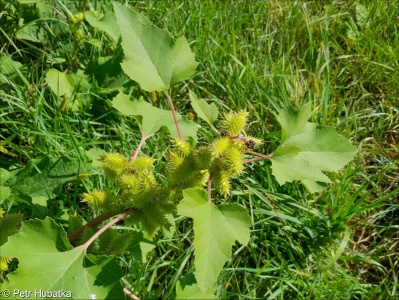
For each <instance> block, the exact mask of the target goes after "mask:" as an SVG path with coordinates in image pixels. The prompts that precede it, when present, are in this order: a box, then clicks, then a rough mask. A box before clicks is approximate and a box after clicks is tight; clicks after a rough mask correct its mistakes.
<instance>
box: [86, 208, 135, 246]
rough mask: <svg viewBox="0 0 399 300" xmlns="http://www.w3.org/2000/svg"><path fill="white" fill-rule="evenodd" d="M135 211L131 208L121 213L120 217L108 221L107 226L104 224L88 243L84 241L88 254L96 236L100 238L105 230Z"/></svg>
mask: <svg viewBox="0 0 399 300" xmlns="http://www.w3.org/2000/svg"><path fill="white" fill-rule="evenodd" d="M133 212H134V209H129V210H127V211H125V212H123V213H121V214H120V215H119V216H118V217H116V218H115V219H113V220H112V221H111V222H109V223H107V224H106V225H105V226H103V227H102V228H101V229H100V230H99V231H97V232H96V233H95V234H94V235H93V236H92V237H91V238H90V239H89V240H88V241H87V242H86V243H84V245H83V248H84V252H85V254H86V250H87V248H88V247H89V246H90V245H91V243H93V242H94V241H95V239H96V238H98V237H99V236H100V235H101V234H102V233H103V232H104V231H106V230H107V229H108V228H110V227H111V226H112V225H115V224H116V223H118V222H119V221H121V220H123V219H124V218H126V217H127V216H129V215H131V214H132V213H133Z"/></svg>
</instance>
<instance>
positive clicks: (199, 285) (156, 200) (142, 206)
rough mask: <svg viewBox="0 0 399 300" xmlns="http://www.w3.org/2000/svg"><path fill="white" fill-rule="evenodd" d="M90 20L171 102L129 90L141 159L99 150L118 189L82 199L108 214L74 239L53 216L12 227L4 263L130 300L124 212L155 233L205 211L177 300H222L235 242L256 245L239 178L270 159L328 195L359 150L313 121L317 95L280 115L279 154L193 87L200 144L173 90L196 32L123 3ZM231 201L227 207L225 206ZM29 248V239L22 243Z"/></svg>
mask: <svg viewBox="0 0 399 300" xmlns="http://www.w3.org/2000/svg"><path fill="white" fill-rule="evenodd" d="M85 18H86V21H87V22H88V23H89V24H90V25H91V26H92V27H93V28H95V29H97V30H101V31H104V32H105V33H106V34H107V35H109V37H110V38H111V39H112V40H113V41H114V43H115V44H116V45H119V43H120V45H121V47H122V49H123V52H124V60H123V61H122V63H121V67H122V69H123V71H124V72H125V74H126V75H127V76H129V78H130V79H132V80H134V81H136V82H137V83H138V84H139V85H140V87H141V89H142V90H144V91H146V92H149V93H154V92H159V93H160V94H161V95H162V93H163V95H164V97H165V98H166V99H167V101H168V103H169V106H170V110H164V109H160V108H157V107H155V106H153V105H152V104H150V103H149V102H146V101H144V100H143V99H142V98H140V99H134V98H133V97H131V96H130V95H129V94H128V93H129V90H124V89H121V90H120V91H119V93H118V94H117V95H116V96H115V97H113V99H112V100H110V101H109V104H110V105H111V106H112V107H113V108H114V109H116V110H117V111H119V112H120V113H121V114H123V115H125V116H128V117H131V118H134V119H135V120H136V121H137V123H138V125H139V129H140V133H141V139H140V141H139V142H138V144H137V147H136V148H135V149H133V150H132V152H131V154H130V156H129V157H125V156H124V155H122V154H120V153H105V154H102V155H100V157H99V158H93V164H94V163H96V164H98V165H100V166H101V168H102V170H103V173H104V175H105V176H106V178H107V180H108V181H109V182H110V184H111V185H112V186H113V188H112V189H110V190H91V191H87V192H86V193H85V194H83V195H82V201H83V202H84V203H87V204H88V205H89V206H90V207H91V208H92V209H93V210H94V211H96V212H97V214H98V216H97V217H96V218H94V219H93V220H91V221H89V222H88V223H87V224H83V222H82V219H81V218H80V217H79V216H76V215H73V216H72V215H71V217H70V220H69V235H68V236H67V235H66V232H65V231H64V229H63V228H62V226H61V225H58V224H56V223H55V221H54V220H52V219H51V218H46V219H45V220H43V221H40V220H31V221H27V222H24V223H23V225H22V228H21V230H20V231H19V232H18V233H16V234H14V235H11V234H10V236H9V237H8V241H4V245H2V249H1V250H2V252H1V255H2V256H4V257H5V258H4V259H2V262H8V261H9V260H10V259H9V257H16V258H17V259H18V261H19V266H18V269H17V270H16V271H15V272H14V273H10V274H8V280H9V281H8V282H7V283H6V284H5V285H4V288H7V289H17V288H18V289H26V290H29V289H31V290H35V289H43V290H47V289H49V287H52V288H53V289H58V290H59V289H64V290H68V291H70V292H71V294H72V295H73V298H75V299H87V298H89V297H91V295H95V296H96V297H97V299H120V298H123V287H122V285H121V283H120V278H121V276H122V273H121V271H120V268H119V266H118V264H117V262H116V255H119V254H121V253H124V252H125V251H126V252H129V251H131V249H132V243H131V242H132V240H133V239H134V238H135V233H134V232H133V231H125V232H119V231H117V230H115V229H113V228H111V227H112V226H113V225H115V224H116V223H117V222H119V221H122V220H123V221H124V223H125V226H131V227H134V228H135V229H137V228H140V229H141V230H142V231H143V232H144V233H145V235H146V236H147V237H154V236H155V235H156V234H157V233H158V232H160V230H161V229H162V228H163V227H164V226H166V225H168V224H169V223H170V222H171V218H170V215H173V214H179V215H181V216H185V217H188V218H191V219H193V228H194V243H193V244H194V267H195V271H194V275H195V281H194V282H192V283H191V284H190V285H183V284H180V283H177V286H176V297H177V298H184V299H187V298H201V299H204V298H206V299H214V298H217V297H216V296H215V292H216V282H217V279H218V276H219V274H220V272H221V271H222V270H223V266H224V264H225V263H226V262H227V261H228V260H229V259H230V257H231V249H232V247H233V245H234V244H235V243H236V241H238V242H239V243H241V244H242V245H246V244H247V243H248V241H249V239H250V227H251V225H252V224H251V218H250V217H249V214H248V212H247V209H246V208H245V207H243V206H241V205H239V204H237V203H230V202H231V201H229V198H228V197H229V195H230V193H231V189H232V180H234V179H236V178H238V177H239V176H241V175H242V174H243V173H244V172H245V166H246V165H247V164H250V163H254V162H256V161H259V160H268V161H269V162H270V163H271V169H272V173H273V175H274V176H275V178H276V180H277V181H278V182H279V183H280V184H284V183H286V182H292V181H294V180H295V181H296V180H297V181H300V182H301V183H303V184H304V185H305V186H306V188H307V189H308V190H309V191H310V192H318V191H321V190H322V189H323V188H324V186H325V185H326V183H330V182H331V181H330V179H329V178H328V177H327V176H326V175H325V174H324V173H323V172H336V171H338V170H339V169H340V168H342V167H343V166H344V165H345V164H346V163H348V162H349V161H350V160H351V159H352V158H353V156H354V155H355V153H356V151H355V149H354V148H353V146H351V144H350V143H349V142H348V141H347V140H346V139H345V138H343V137H342V136H340V135H338V134H337V133H336V132H335V131H334V130H333V129H331V128H327V127H320V126H317V125H316V124H314V123H310V122H309V121H308V120H309V118H310V117H311V115H312V113H313V112H312V109H311V104H310V103H308V104H305V105H304V106H302V107H301V108H300V109H299V110H295V109H293V108H290V107H288V108H284V109H281V110H280V111H278V112H277V113H276V118H277V120H278V122H279V123H280V125H281V131H282V134H281V143H280V145H279V147H278V148H277V149H275V151H273V152H272V153H268V154H262V153H259V152H257V151H256V150H257V147H258V146H259V145H261V144H262V143H264V142H265V141H263V140H262V139H261V137H252V136H248V135H247V132H246V126H247V124H248V120H249V119H250V117H251V112H250V111H247V110H244V109H243V110H239V111H228V112H225V113H224V114H223V115H222V116H221V117H219V110H218V108H217V107H216V105H215V104H208V103H207V102H206V101H205V100H202V99H199V98H198V97H197V95H196V94H195V93H194V92H192V91H189V97H190V101H191V106H192V108H193V110H194V112H195V113H196V115H197V116H198V118H199V119H201V120H202V121H203V122H205V123H207V125H205V126H208V128H209V132H210V134H209V136H210V138H209V142H201V141H198V137H197V129H198V124H196V123H195V122H193V121H192V120H189V119H186V118H185V117H184V116H182V115H180V114H179V113H178V112H176V110H175V106H174V101H173V99H172V96H171V95H170V90H171V89H170V88H171V87H172V86H174V85H176V84H178V83H180V82H182V81H183V80H186V79H189V78H190V77H191V76H192V75H193V73H194V72H195V69H196V66H197V62H196V61H195V57H194V54H193V53H192V52H191V49H190V47H189V44H188V42H187V41H186V39H185V38H179V39H177V40H176V41H173V39H172V38H171V37H170V35H169V34H168V33H167V32H166V31H164V30H161V29H159V28H157V27H155V26H154V25H153V24H152V23H151V22H150V21H149V20H148V19H146V18H145V17H144V16H143V15H141V14H139V13H137V12H135V11H134V10H132V9H130V8H128V7H126V6H122V5H119V4H114V11H113V12H111V11H108V12H105V13H104V14H102V13H99V12H87V13H86V15H85ZM80 22H81V21H79V22H77V23H76V24H80ZM74 24H75V23H74ZM75 29H76V28H75ZM154 41H156V43H154ZM161 95H159V97H161ZM161 131H162V132H165V131H166V132H168V134H169V137H170V143H169V144H168V145H164V146H165V148H166V147H167V148H168V150H167V151H166V154H165V156H164V157H150V156H148V153H145V151H143V146H144V145H145V143H147V142H150V141H151V138H153V137H154V135H157V134H160V132H161ZM162 134H164V133H162ZM162 146H163V145H160V146H159V147H162ZM160 153H161V151H160ZM156 160H164V161H165V168H162V169H158V168H156V167H155V162H156ZM247 176H250V174H247ZM161 177H162V180H160V178H161ZM220 199H223V200H224V201H223V203H224V204H219V203H220V202H222V201H219V200H220ZM114 216H115V218H114V219H113V220H111V221H109V222H108V223H106V224H105V225H104V224H103V222H105V221H107V220H108V219H109V218H111V217H114ZM21 244H24V245H27V246H26V247H17V245H21ZM38 253H40V254H41V255H40V256H38V255H37V254H38ZM32 257H33V258H35V259H34V260H32ZM3 264H4V263H3ZM56 266H57V267H56ZM2 288H3V287H2ZM133 292H134V291H133ZM125 293H126V294H127V295H129V293H128V292H126V291H125Z"/></svg>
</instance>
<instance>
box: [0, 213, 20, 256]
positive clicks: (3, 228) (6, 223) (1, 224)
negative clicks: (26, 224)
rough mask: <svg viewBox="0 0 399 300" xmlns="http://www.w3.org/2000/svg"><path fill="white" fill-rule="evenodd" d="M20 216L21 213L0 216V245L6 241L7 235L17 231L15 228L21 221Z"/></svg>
mask: <svg viewBox="0 0 399 300" xmlns="http://www.w3.org/2000/svg"><path fill="white" fill-rule="evenodd" d="M22 217H23V215H22V214H7V215H5V216H3V217H2V218H0V232H1V234H0V246H1V245H3V244H5V243H6V242H7V239H8V237H9V236H11V235H13V234H16V233H17V232H18V230H17V228H18V226H19V225H20V223H21V221H22ZM0 250H1V249H0ZM0 254H1V251H0Z"/></svg>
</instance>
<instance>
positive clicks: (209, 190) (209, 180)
mask: <svg viewBox="0 0 399 300" xmlns="http://www.w3.org/2000/svg"><path fill="white" fill-rule="evenodd" d="M211 190H212V174H211V175H210V176H209V179H208V202H209V203H212V193H211Z"/></svg>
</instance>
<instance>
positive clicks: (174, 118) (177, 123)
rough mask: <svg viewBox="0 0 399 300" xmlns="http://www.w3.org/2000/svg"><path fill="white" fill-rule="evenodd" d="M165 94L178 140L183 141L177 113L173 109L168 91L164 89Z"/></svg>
mask: <svg viewBox="0 0 399 300" xmlns="http://www.w3.org/2000/svg"><path fill="white" fill-rule="evenodd" d="M165 95H166V98H168V102H169V105H170V108H171V110H172V115H173V120H174V121H175V125H176V129H177V134H178V135H179V138H180V140H182V141H183V135H182V133H181V130H180V125H179V122H178V121H177V113H176V110H175V106H174V105H173V101H172V97H171V96H170V95H169V93H168V91H165Z"/></svg>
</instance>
